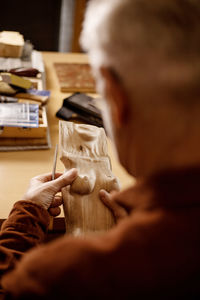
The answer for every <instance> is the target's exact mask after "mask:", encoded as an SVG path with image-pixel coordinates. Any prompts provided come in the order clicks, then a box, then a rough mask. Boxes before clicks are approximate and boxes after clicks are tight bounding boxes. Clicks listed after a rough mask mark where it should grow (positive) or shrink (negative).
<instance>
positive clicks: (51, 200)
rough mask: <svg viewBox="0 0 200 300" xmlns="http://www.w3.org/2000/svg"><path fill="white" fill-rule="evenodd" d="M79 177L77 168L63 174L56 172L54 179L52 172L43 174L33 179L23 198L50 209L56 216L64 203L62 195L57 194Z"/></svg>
mask: <svg viewBox="0 0 200 300" xmlns="http://www.w3.org/2000/svg"><path fill="white" fill-rule="evenodd" d="M76 177H77V170H76V169H71V170H70V171H68V172H66V173H64V174H62V173H56V174H55V178H56V179H55V180H52V174H51V173H48V174H43V175H39V176H36V177H34V178H32V179H31V181H30V186H29V188H28V190H27V192H26V194H25V195H24V196H23V198H22V200H25V201H31V202H34V203H36V204H38V205H40V206H42V207H43V208H44V209H46V210H47V209H49V213H50V214H51V215H53V216H56V215H58V214H59V213H60V208H59V207H58V206H60V205H61V204H62V197H61V196H58V195H56V194H57V193H58V192H60V191H61V189H62V188H63V187H65V186H67V185H70V184H71V183H72V182H73V181H74V179H75V178H76Z"/></svg>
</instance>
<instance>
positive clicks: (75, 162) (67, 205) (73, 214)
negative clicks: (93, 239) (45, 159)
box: [59, 121, 119, 236]
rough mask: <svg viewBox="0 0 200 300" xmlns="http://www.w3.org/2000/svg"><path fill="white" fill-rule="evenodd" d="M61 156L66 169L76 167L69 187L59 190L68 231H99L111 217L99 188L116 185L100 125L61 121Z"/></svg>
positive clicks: (106, 225)
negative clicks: (75, 172)
mask: <svg viewBox="0 0 200 300" xmlns="http://www.w3.org/2000/svg"><path fill="white" fill-rule="evenodd" d="M59 133H60V154H61V156H60V159H61V161H62V162H63V164H64V166H65V171H67V170H69V169H71V168H77V169H78V177H77V178H76V179H75V181H74V182H73V184H72V185H71V187H66V188H64V189H63V190H62V195H63V203H64V204H63V206H64V213H65V219H66V228H67V233H70V234H72V235H75V236H79V235H85V234H87V233H91V232H102V231H105V230H108V229H109V228H111V227H112V226H113V224H114V219H113V216H112V214H111V212H110V211H109V210H108V208H107V207H105V205H104V204H103V203H102V202H101V200H100V199H99V191H100V190H101V189H105V190H107V191H108V192H110V191H111V190H117V189H119V182H118V180H117V178H116V177H114V175H113V174H112V172H111V163H110V158H109V156H108V152H107V141H106V135H105V131H104V129H103V128H98V127H95V126H92V125H83V124H75V123H72V122H65V121H60V128H59Z"/></svg>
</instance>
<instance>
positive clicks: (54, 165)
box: [52, 144, 58, 180]
mask: <svg viewBox="0 0 200 300" xmlns="http://www.w3.org/2000/svg"><path fill="white" fill-rule="evenodd" d="M57 156H58V144H56V148H55V152H54V161H53V170H52V180H54V179H55V173H56V163H57Z"/></svg>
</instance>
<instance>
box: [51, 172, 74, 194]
mask: <svg viewBox="0 0 200 300" xmlns="http://www.w3.org/2000/svg"><path fill="white" fill-rule="evenodd" d="M77 175H78V172H77V169H71V170H69V171H68V172H66V173H64V174H63V175H62V176H59V177H58V178H57V179H55V180H53V181H52V182H51V185H52V186H53V187H54V189H55V191H56V192H60V191H61V189H62V188H63V187H65V186H67V185H69V184H71V183H72V182H73V181H74V179H75V178H76V177H77Z"/></svg>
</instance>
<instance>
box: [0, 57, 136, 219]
mask: <svg viewBox="0 0 200 300" xmlns="http://www.w3.org/2000/svg"><path fill="white" fill-rule="evenodd" d="M43 59H44V64H45V70H46V84H47V89H49V90H50V91H51V98H50V100H49V103H48V106H47V117H48V124H49V128H50V136H51V143H52V148H51V149H49V150H33V151H17V152H0V219H5V218H7V216H8V214H9V212H10V209H11V208H12V205H13V204H14V202H16V201H18V200H20V199H21V197H22V195H23V194H24V193H25V191H26V189H27V187H28V184H29V180H30V178H32V177H34V176H36V175H38V174H42V173H47V172H51V171H52V167H53V158H54V150H55V145H56V144H57V143H58V122H59V120H58V118H56V117H55V114H56V112H57V110H58V109H59V108H60V107H61V106H62V101H63V99H64V98H65V97H67V96H69V95H70V94H69V93H61V92H60V89H59V83H58V79H57V77H56V73H55V70H54V67H53V64H54V63H55V62H72V63H85V62H87V56H86V55H85V54H79V53H57V52H43ZM108 149H109V155H110V158H111V162H112V168H113V173H114V174H115V175H116V176H117V177H118V178H119V180H120V182H121V187H122V189H124V188H126V187H128V186H130V185H131V184H132V183H133V181H134V179H133V178H132V177H131V176H129V175H128V174H127V173H126V171H125V170H124V169H123V168H122V167H121V166H120V164H119V162H118V161H117V160H116V158H115V155H114V153H113V149H112V145H111V142H110V141H109V140H108ZM57 171H59V172H63V165H62V163H61V162H60V160H59V158H58V161H57ZM61 216H63V212H62V213H61Z"/></svg>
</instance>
